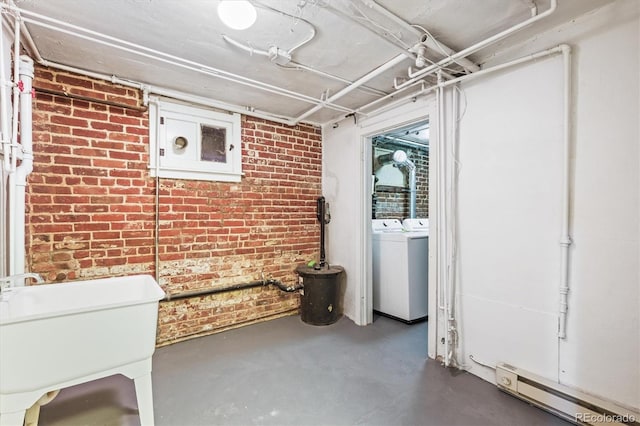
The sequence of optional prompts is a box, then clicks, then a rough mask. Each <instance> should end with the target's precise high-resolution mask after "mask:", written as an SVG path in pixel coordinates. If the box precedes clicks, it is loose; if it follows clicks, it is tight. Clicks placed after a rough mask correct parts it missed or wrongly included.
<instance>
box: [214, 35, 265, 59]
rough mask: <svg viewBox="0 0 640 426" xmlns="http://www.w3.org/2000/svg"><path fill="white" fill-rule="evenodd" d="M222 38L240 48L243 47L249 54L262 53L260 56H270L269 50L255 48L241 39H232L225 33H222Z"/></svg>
mask: <svg viewBox="0 0 640 426" xmlns="http://www.w3.org/2000/svg"><path fill="white" fill-rule="evenodd" d="M222 39H223V40H224V41H226V42H227V43H229V44H231V45H233V46H235V47H237V48H238V49H242V50H244V51H245V52H249V55H252V56H253V54H256V55H260V56H266V57H269V52H267V51H266V50H262V49H255V48H253V47H251V46H245V45H244V44H242V43H240V42H239V41H235V40H234V39H232V38H231V37H229V36H226V35H224V34H222Z"/></svg>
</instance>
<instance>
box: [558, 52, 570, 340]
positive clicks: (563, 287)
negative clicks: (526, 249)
mask: <svg viewBox="0 0 640 426" xmlns="http://www.w3.org/2000/svg"><path fill="white" fill-rule="evenodd" d="M559 47H560V49H561V50H562V58H563V64H564V72H563V78H564V105H563V113H562V115H563V121H564V132H563V152H562V155H563V166H564V170H563V173H562V229H561V237H560V247H561V249H562V254H561V263H560V270H561V276H560V307H559V321H558V337H559V338H560V339H565V338H566V337H567V310H568V293H569V246H570V245H571V242H572V241H571V236H570V235H569V214H570V213H569V202H570V201H569V196H570V188H569V186H570V179H569V178H570V176H569V174H570V166H571V159H570V157H569V155H570V150H571V47H570V46H569V45H566V44H562V45H560V46H559Z"/></svg>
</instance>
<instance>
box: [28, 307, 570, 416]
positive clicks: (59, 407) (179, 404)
mask: <svg viewBox="0 0 640 426" xmlns="http://www.w3.org/2000/svg"><path fill="white" fill-rule="evenodd" d="M426 342H427V327H426V323H421V324H414V325H406V324H403V323H400V322H397V321H393V320H390V319H387V318H384V317H376V319H375V321H374V323H373V325H371V326H367V327H358V326H356V325H355V324H354V323H353V322H351V321H350V320H349V319H347V318H342V319H340V320H339V321H338V322H337V323H336V324H333V325H330V326H324V327H316V326H312V325H308V324H305V323H303V322H302V321H301V320H300V317H298V316H293V317H286V318H280V319H277V320H274V321H269V322H266V323H261V324H257V325H252V326H248V327H244V328H240V329H236V330H232V331H227V332H224V333H220V334H216V335H212V336H207V337H202V338H198V339H194V340H190V341H187V342H183V343H178V344H175V345H172V346H167V347H163V348H159V349H158V350H156V353H155V355H154V359H153V391H154V406H155V420H156V424H157V425H159V426H161V425H170V426H191V425H193V426H195V425H301V426H302V425H389V426H392V425H393V426H395V425H531V426H534V425H568V424H569V423H567V422H565V421H563V420H561V419H559V418H557V417H554V416H552V415H550V414H548V413H546V412H544V411H542V410H539V409H537V408H535V407H532V406H530V405H528V404H527V403H525V402H522V401H520V400H518V399H516V398H513V397H511V396H509V395H506V394H504V393H502V392H500V391H499V390H498V389H497V388H496V387H495V386H494V385H492V384H490V383H487V382H484V381H483V380H481V379H479V378H477V377H475V376H472V375H470V374H467V373H459V372H451V371H449V370H447V369H445V368H443V367H441V366H440V364H439V363H437V362H435V361H432V360H426V345H427V343H426ZM136 424H139V420H138V416H137V409H136V402H135V391H134V386H133V381H131V380H129V379H126V378H124V377H122V376H113V377H109V378H106V379H102V380H97V381H94V382H91V383H87V384H83V385H79V386H75V387H73V388H68V389H64V390H63V391H62V392H61V393H60V395H59V396H58V397H57V398H56V399H55V400H54V401H53V402H51V403H50V404H49V405H46V406H44V407H42V411H41V415H40V425H43V426H46V425H50V426H53V425H56V426H60V425H65V426H67V425H136Z"/></svg>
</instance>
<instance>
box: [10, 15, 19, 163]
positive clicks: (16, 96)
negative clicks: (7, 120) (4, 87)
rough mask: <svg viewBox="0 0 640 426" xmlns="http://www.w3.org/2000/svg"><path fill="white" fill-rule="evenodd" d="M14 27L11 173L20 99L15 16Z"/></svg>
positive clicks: (16, 142)
mask: <svg viewBox="0 0 640 426" xmlns="http://www.w3.org/2000/svg"><path fill="white" fill-rule="evenodd" d="M14 25H15V28H14V35H13V37H14V46H13V79H14V83H15V84H14V85H13V110H12V113H13V125H12V129H11V131H12V134H11V166H10V168H9V172H10V173H12V172H13V171H15V169H16V164H17V162H18V155H17V153H18V101H19V99H20V89H18V84H17V83H18V81H19V80H20V78H19V77H18V75H19V74H20V64H19V61H18V57H19V56H20V28H21V27H20V20H19V18H16V21H15V24H14Z"/></svg>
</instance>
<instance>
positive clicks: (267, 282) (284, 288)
mask: <svg viewBox="0 0 640 426" xmlns="http://www.w3.org/2000/svg"><path fill="white" fill-rule="evenodd" d="M267 285H274V286H276V287H278V288H279V289H280V290H282V291H286V292H287V293H292V292H294V291H296V290H300V289H301V288H302V286H301V285H291V286H286V285H284V283H282V282H281V281H278V280H271V279H270V280H264V281H263V280H261V281H249V282H247V283H240V284H234V285H230V286H227V287H218V288H207V289H204V290H196V291H186V292H184V293H176V294H167V295H166V296H165V297H164V298H163V299H160V302H172V301H174V300H180V299H189V298H192V297H200V296H209V295H211V294H219V293H227V292H230V291H236V290H244V289H247V288H254V287H263V286H267Z"/></svg>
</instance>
